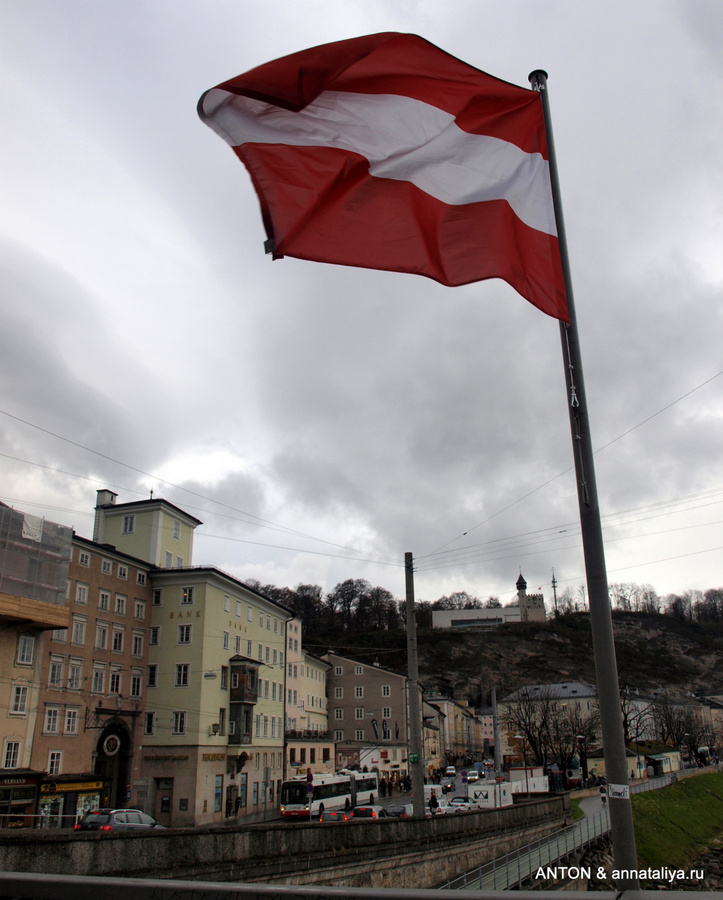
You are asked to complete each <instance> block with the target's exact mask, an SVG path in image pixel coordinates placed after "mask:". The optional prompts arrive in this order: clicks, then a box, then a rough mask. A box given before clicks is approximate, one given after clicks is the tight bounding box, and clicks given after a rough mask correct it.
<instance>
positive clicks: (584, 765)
mask: <svg viewBox="0 0 723 900" xmlns="http://www.w3.org/2000/svg"><path fill="white" fill-rule="evenodd" d="M577 740H578V742H579V744H580V768H581V769H582V781H583V784H584V783H585V782H586V781H587V753H586V752H585V735H584V734H578V736H577Z"/></svg>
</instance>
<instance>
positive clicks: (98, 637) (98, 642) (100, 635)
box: [95, 625, 108, 650]
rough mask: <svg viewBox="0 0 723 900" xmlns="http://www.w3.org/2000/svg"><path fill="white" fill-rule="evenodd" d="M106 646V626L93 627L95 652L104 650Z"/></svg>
mask: <svg viewBox="0 0 723 900" xmlns="http://www.w3.org/2000/svg"><path fill="white" fill-rule="evenodd" d="M107 646H108V626H107V625H96V626H95V647H96V650H105V649H106V647H107Z"/></svg>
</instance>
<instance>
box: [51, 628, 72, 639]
mask: <svg viewBox="0 0 723 900" xmlns="http://www.w3.org/2000/svg"><path fill="white" fill-rule="evenodd" d="M53 640H54V641H59V642H65V641H67V640H68V629H67V628H54V629H53Z"/></svg>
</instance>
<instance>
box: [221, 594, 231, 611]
mask: <svg viewBox="0 0 723 900" xmlns="http://www.w3.org/2000/svg"><path fill="white" fill-rule="evenodd" d="M223 611H224V612H230V611H231V598H230V597H229V595H228V594H224V595H223Z"/></svg>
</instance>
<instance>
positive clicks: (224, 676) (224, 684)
mask: <svg viewBox="0 0 723 900" xmlns="http://www.w3.org/2000/svg"><path fill="white" fill-rule="evenodd" d="M221 690H222V691H227V690H228V666H221Z"/></svg>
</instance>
